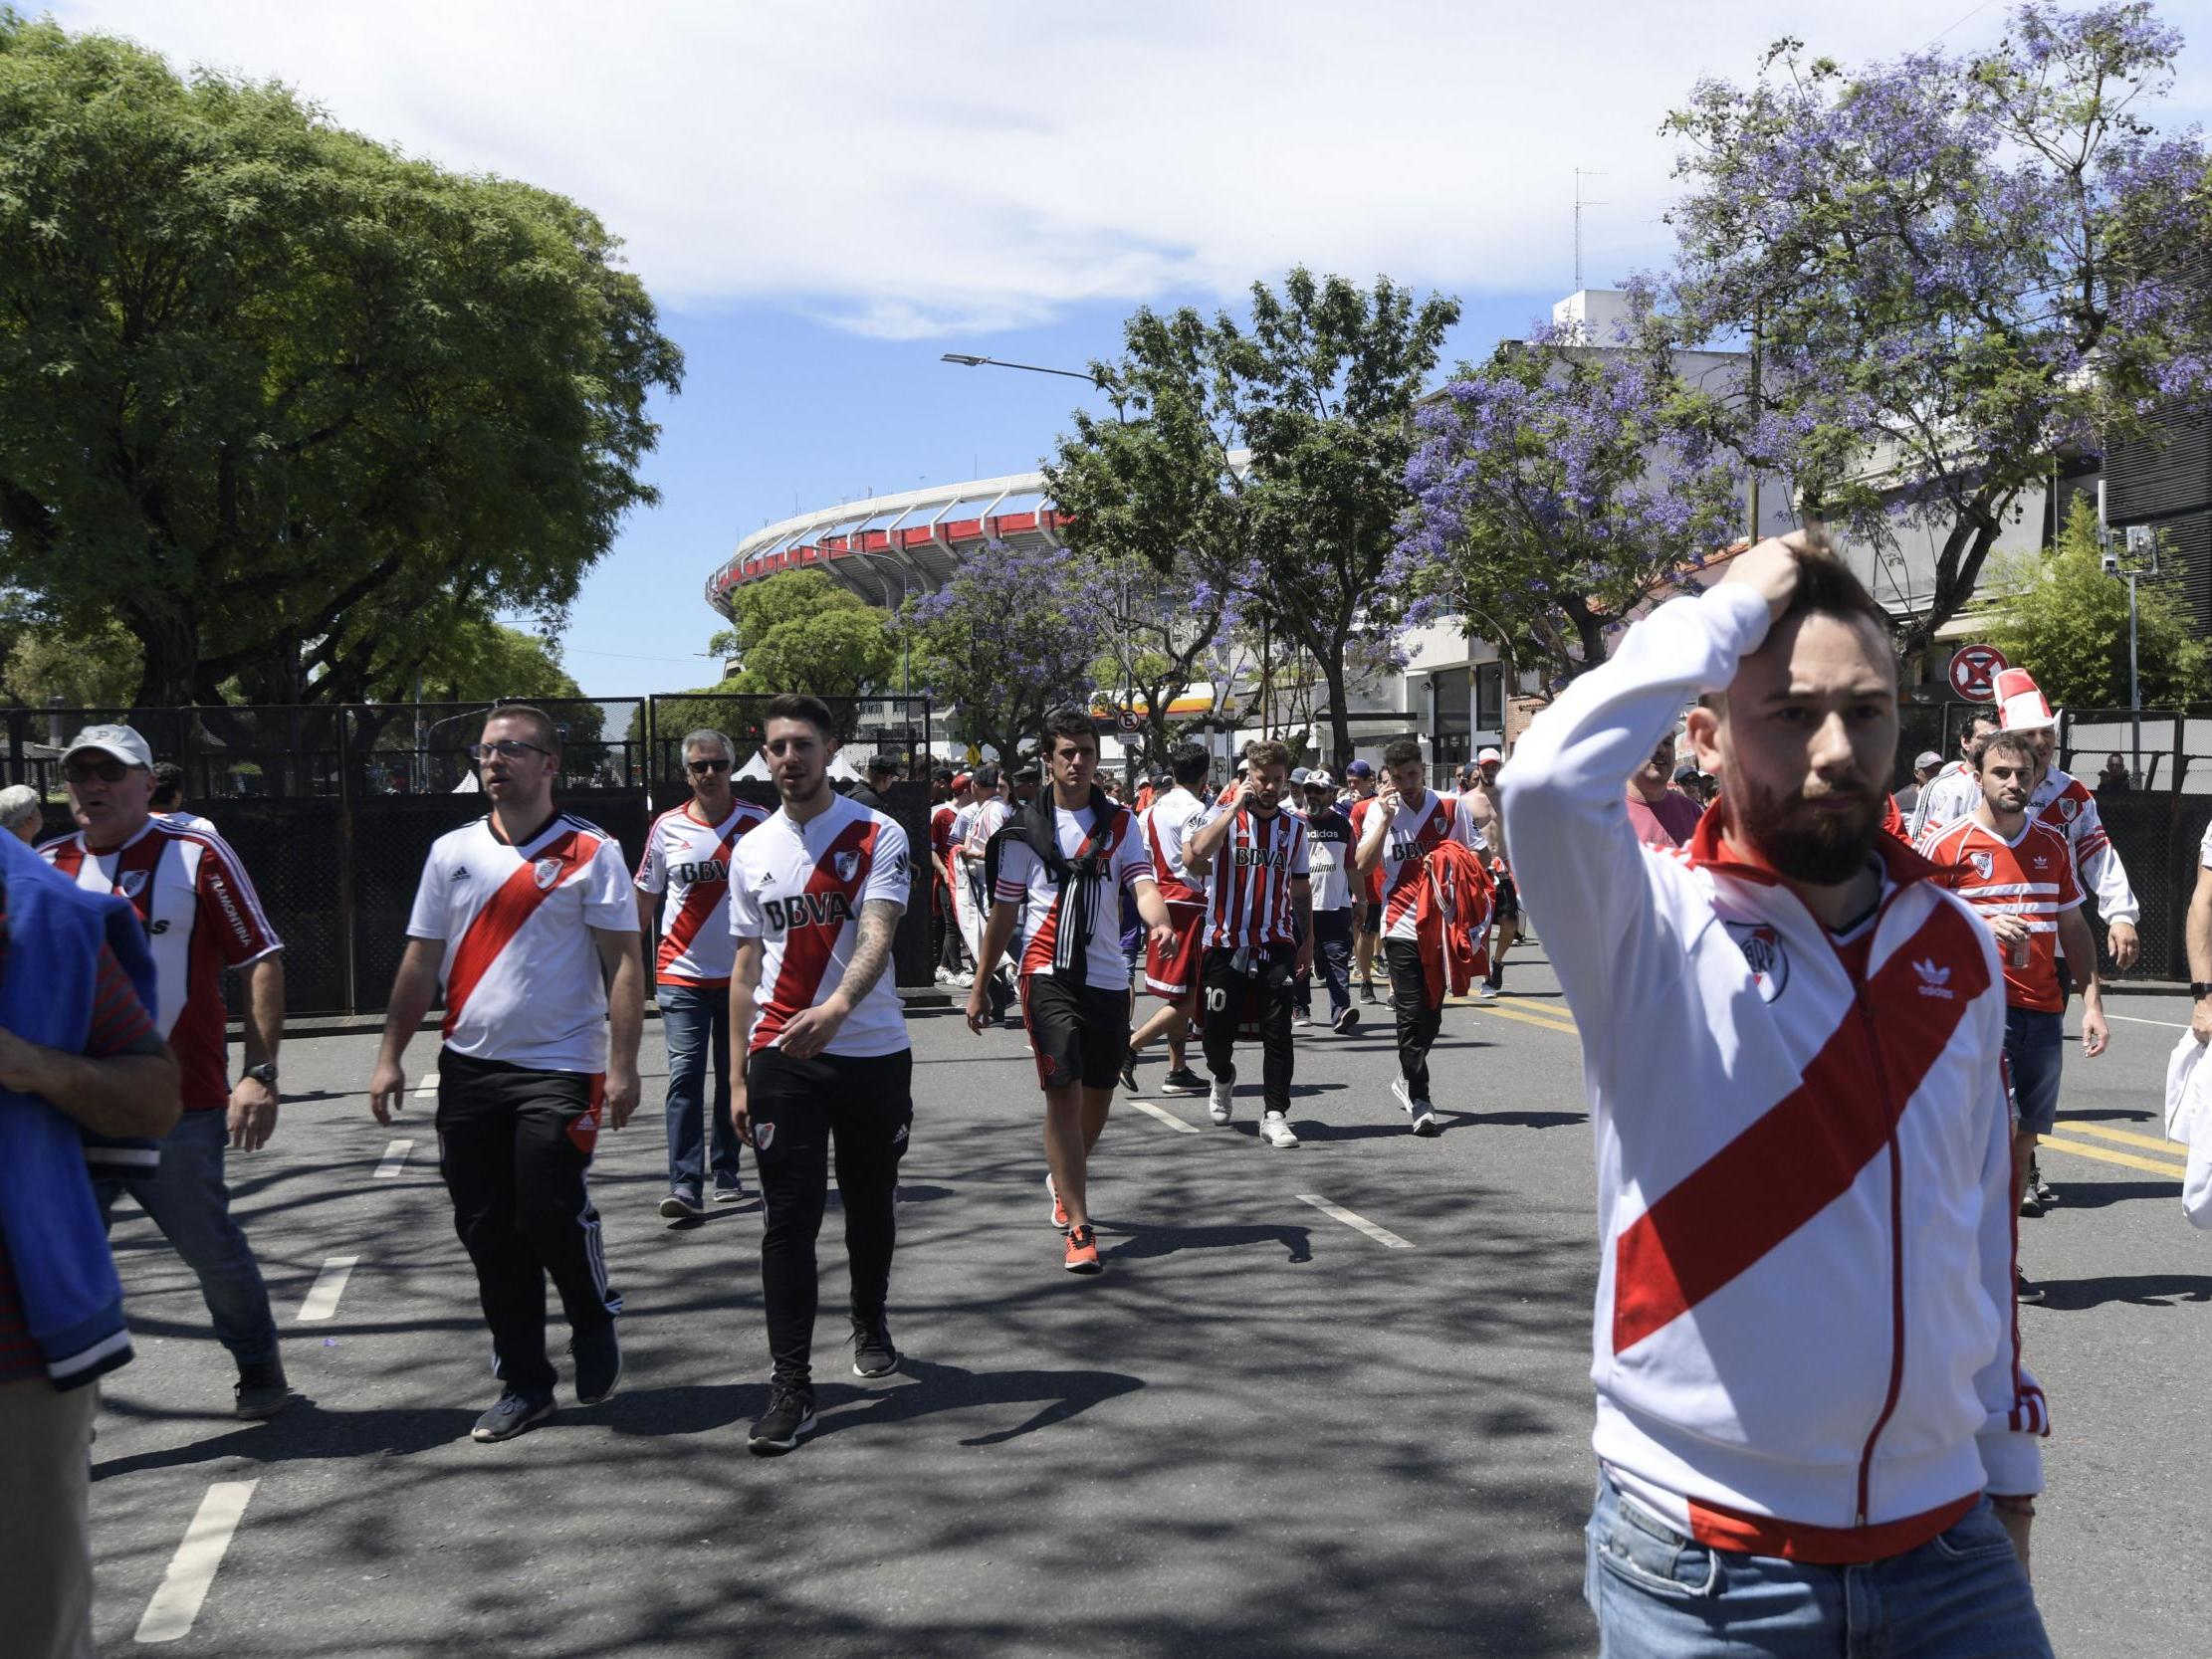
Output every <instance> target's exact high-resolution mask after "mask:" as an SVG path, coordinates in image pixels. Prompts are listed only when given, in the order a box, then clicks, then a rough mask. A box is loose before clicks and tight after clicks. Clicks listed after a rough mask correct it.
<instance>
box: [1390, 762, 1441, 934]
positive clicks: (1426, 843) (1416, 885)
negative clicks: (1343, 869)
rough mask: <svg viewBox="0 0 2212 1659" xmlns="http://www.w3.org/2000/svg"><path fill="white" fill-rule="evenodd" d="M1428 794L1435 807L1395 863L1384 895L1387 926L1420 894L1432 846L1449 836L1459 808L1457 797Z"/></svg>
mask: <svg viewBox="0 0 2212 1659" xmlns="http://www.w3.org/2000/svg"><path fill="white" fill-rule="evenodd" d="M1429 798H1430V800H1432V801H1433V802H1435V803H1436V804H1435V808H1434V810H1433V811H1431V813H1430V814H1429V816H1428V818H1426V819H1425V820H1423V822H1422V826H1421V828H1420V830H1419V831H1418V832H1416V834H1415V836H1414V838H1413V847H1412V850H1411V851H1410V852H1409V853H1408V854H1407V856H1406V857H1405V859H1404V860H1402V861H1401V862H1400V864H1399V866H1398V876H1397V879H1396V880H1395V881H1393V882H1392V883H1391V888H1390V892H1388V893H1386V894H1385V895H1384V896H1383V922H1384V925H1385V926H1386V927H1388V926H1390V925H1391V924H1394V923H1396V922H1397V921H1398V920H1399V918H1401V917H1402V916H1404V915H1405V914H1406V912H1407V910H1408V908H1409V907H1411V906H1412V904H1413V903H1414V901H1415V900H1416V899H1418V898H1419V897H1420V896H1421V884H1422V883H1423V882H1425V881H1427V880H1428V869H1427V866H1428V861H1429V854H1430V851H1431V849H1433V848H1435V847H1436V846H1437V845H1438V843H1440V842H1444V841H1448V840H1450V839H1451V828H1452V825H1453V823H1454V822H1455V821H1456V819H1457V815H1458V810H1459V802H1458V797H1457V796H1454V795H1439V794H1437V793H1435V792H1434V791H1432V792H1431V794H1430V797H1429ZM1393 827H1394V828H1395V826H1393ZM1390 835H1391V831H1390V830H1387V829H1386V830H1385V831H1384V832H1383V838H1384V840H1385V841H1386V842H1387V841H1388V840H1389V839H1390ZM1376 868H1377V870H1378V871H1380V869H1381V868H1382V867H1381V866H1380V865H1378V866H1377V867H1376Z"/></svg>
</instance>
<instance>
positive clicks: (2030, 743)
mask: <svg viewBox="0 0 2212 1659" xmlns="http://www.w3.org/2000/svg"><path fill="white" fill-rule="evenodd" d="M1993 754H2009V755H2011V756H2012V757H2013V758H2014V759H2015V760H2019V761H2023V762H2025V763H2026V764H2027V765H2029V766H2040V765H2042V764H2043V754H2042V751H2041V750H2039V749H2038V748H2037V747H2036V740H2035V738H2034V737H2032V736H2031V735H2029V734H2028V733H2027V732H2025V731H1992V732H1991V733H1990V734H1989V735H1988V736H1986V737H1984V738H1983V739H1982V740H1981V741H1980V742H1978V743H1976V744H1975V745H1974V775H1975V776H1976V777H1979V776H1980V775H1981V774H1982V771H1983V768H1984V767H1986V766H1987V765H1988V763H1989V757H1990V756H1991V755H1993Z"/></svg>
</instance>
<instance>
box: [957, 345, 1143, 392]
mask: <svg viewBox="0 0 2212 1659" xmlns="http://www.w3.org/2000/svg"><path fill="white" fill-rule="evenodd" d="M937 360H938V361H939V362H941V363H958V364H960V365H961V366H962V367H963V368H1018V369H1023V370H1026V371H1027V372H1028V373H1030V374H1064V375H1065V376H1067V378H1068V379H1070V380H1088V381H1089V382H1090V383H1091V384H1092V385H1094V386H1096V387H1097V388H1098V389H1099V390H1100V391H1104V390H1105V389H1106V382H1105V381H1104V380H1103V379H1101V378H1100V377H1099V376H1098V375H1095V374H1091V373H1088V372H1086V371H1084V370H1081V369H1072V368H1046V367H1044V366H1043V365H1042V364H1040V363H1009V362H1007V361H1006V360H1005V359H1004V358H1002V357H978V356H976V355H974V354H973V353H972V352H967V351H947V352H945V353H944V354H943V355H941V356H940V357H939V358H938V359H937Z"/></svg>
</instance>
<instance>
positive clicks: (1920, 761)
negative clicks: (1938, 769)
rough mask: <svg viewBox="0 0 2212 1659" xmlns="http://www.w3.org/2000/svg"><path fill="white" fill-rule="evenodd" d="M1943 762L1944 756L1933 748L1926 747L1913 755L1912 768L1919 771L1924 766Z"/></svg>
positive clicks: (1937, 764)
mask: <svg viewBox="0 0 2212 1659" xmlns="http://www.w3.org/2000/svg"><path fill="white" fill-rule="evenodd" d="M1942 764H1943V757H1942V756H1941V755H1940V754H1938V753H1936V752H1935V750H1933V749H1931V748H1924V749H1922V750H1920V752H1919V753H1918V754H1915V755H1914V756H1913V757H1912V769H1913V770H1914V771H1918V770H1919V769H1920V768H1921V767H1922V766H1940V765H1942Z"/></svg>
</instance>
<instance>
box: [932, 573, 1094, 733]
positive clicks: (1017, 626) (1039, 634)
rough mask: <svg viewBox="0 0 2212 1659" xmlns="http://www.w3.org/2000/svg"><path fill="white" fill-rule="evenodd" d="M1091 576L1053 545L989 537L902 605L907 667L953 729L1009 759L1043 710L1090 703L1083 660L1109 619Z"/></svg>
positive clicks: (1088, 660) (1034, 730) (1033, 729)
mask: <svg viewBox="0 0 2212 1659" xmlns="http://www.w3.org/2000/svg"><path fill="white" fill-rule="evenodd" d="M1100 601H1101V595H1100V594H1099V592H1098V589H1097V585H1096V579H1095V576H1094V575H1093V574H1092V572H1090V571H1089V570H1088V569H1086V568H1085V566H1084V563H1083V561H1082V559H1081V558H1080V557H1079V556H1078V555H1077V554H1075V553H1073V552H1071V551H1069V550H1068V549H1066V548H1063V547H1039V548H1017V547H1010V546H1008V545H1006V544H1005V543H1004V542H999V541H994V542H992V543H990V544H989V545H988V546H986V547H985V548H984V549H983V551H981V552H980V553H977V554H975V555H973V556H972V557H970V558H968V559H967V560H966V561H964V562H963V563H962V565H961V567H960V569H959V570H958V571H957V572H955V574H954V576H953V579H952V580H951V581H949V582H947V583H946V584H945V585H944V586H943V587H942V588H939V589H938V590H937V591H936V592H934V593H928V594H922V595H918V596H917V597H916V598H915V599H913V600H912V601H911V602H910V603H909V606H908V611H909V614H910V617H911V621H910V623H909V626H911V627H912V629H913V631H914V637H913V647H914V673H915V677H916V679H917V680H918V681H919V683H920V684H922V685H924V686H926V687H928V688H929V692H930V695H931V696H932V697H933V698H935V699H936V700H937V702H938V704H939V705H940V706H941V707H949V708H950V709H951V710H952V713H953V726H954V729H955V731H956V733H959V734H965V735H966V737H967V738H968V740H969V741H971V742H976V743H981V744H984V745H986V746H988V747H990V748H993V749H995V750H996V751H997V753H998V755H999V757H1000V758H1001V759H1008V758H1011V757H1012V756H1013V755H1014V754H1015V753H1016V752H1018V751H1019V749H1020V746H1021V744H1022V743H1023V742H1024V741H1027V742H1030V743H1031V744H1033V743H1034V742H1035V740H1036V735H1037V732H1038V730H1039V728H1040V727H1041V726H1043V724H1044V717H1045V715H1046V714H1047V713H1048V712H1050V711H1051V710H1053V709H1056V708H1059V707H1061V706H1062V705H1065V704H1076V705H1079V706H1081V707H1084V708H1088V707H1089V706H1090V698H1091V691H1092V687H1091V683H1090V665H1091V664H1092V662H1093V661H1095V660H1096V658H1097V657H1098V655H1099V653H1100V648H1101V647H1102V646H1103V645H1104V644H1105V643H1106V633H1107V630H1108V629H1109V628H1110V627H1111V618H1110V615H1109V613H1108V612H1107V610H1106V608H1105V607H1104V605H1103V604H1102V603H1101V602H1100Z"/></svg>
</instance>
